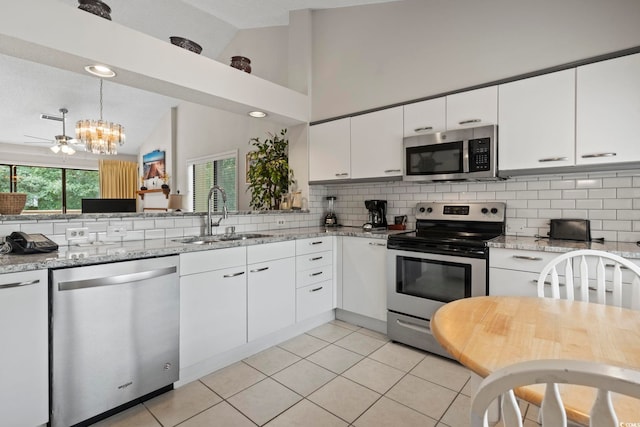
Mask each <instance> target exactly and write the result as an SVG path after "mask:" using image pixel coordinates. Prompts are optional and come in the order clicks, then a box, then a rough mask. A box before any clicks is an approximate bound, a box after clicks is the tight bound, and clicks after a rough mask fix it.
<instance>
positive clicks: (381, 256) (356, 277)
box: [342, 237, 387, 322]
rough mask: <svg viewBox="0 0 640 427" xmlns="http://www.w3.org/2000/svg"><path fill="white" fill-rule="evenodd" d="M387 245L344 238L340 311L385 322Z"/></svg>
mask: <svg viewBox="0 0 640 427" xmlns="http://www.w3.org/2000/svg"><path fill="white" fill-rule="evenodd" d="M386 258H387V242H386V240H383V239H369V238H362V237H343V240H342V308H343V309H344V310H347V311H351V312H353V313H357V314H361V315H363V316H368V317H372V318H374V319H378V320H382V321H384V322H386V321H387V285H386V277H387V273H386V270H387V260H386Z"/></svg>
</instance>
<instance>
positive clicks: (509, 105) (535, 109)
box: [498, 69, 575, 171]
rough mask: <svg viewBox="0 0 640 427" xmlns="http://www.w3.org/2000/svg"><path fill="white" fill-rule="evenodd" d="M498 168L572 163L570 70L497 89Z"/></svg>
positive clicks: (572, 77)
mask: <svg viewBox="0 0 640 427" xmlns="http://www.w3.org/2000/svg"><path fill="white" fill-rule="evenodd" d="M498 91H499V105H500V114H499V117H498V122H499V123H500V126H499V127H498V141H499V144H498V150H499V151H498V162H499V163H498V166H499V170H501V171H506V170H512V169H538V168H548V167H552V166H553V167H557V166H572V165H574V163H575V155H574V153H575V133H574V123H575V69H570V70H564V71H559V72H556V73H550V74H544V75H542V76H537V77H531V78H528V79H523V80H518V81H515V82H512V83H506V84H502V85H500V86H499V88H498Z"/></svg>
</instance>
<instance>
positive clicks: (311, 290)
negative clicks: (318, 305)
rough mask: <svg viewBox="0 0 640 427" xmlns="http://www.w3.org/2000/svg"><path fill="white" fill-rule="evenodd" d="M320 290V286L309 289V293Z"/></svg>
mask: <svg viewBox="0 0 640 427" xmlns="http://www.w3.org/2000/svg"><path fill="white" fill-rule="evenodd" d="M320 289H322V286H320V287H319V288H314V289H309V292H318V291H319V290H320Z"/></svg>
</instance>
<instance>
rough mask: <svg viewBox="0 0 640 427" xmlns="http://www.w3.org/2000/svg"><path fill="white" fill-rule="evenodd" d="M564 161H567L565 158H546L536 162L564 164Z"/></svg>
mask: <svg viewBox="0 0 640 427" xmlns="http://www.w3.org/2000/svg"><path fill="white" fill-rule="evenodd" d="M566 160H569V159H568V158H567V157H547V158H546V159H539V160H538V161H539V162H540V163H544V162H564V161H566Z"/></svg>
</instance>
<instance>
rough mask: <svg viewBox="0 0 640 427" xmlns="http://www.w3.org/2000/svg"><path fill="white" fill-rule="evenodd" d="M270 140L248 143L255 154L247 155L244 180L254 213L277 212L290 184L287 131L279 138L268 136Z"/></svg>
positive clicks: (254, 140)
mask: <svg viewBox="0 0 640 427" xmlns="http://www.w3.org/2000/svg"><path fill="white" fill-rule="evenodd" d="M269 136H270V137H271V138H270V139H266V138H265V140H264V141H260V138H251V140H250V141H249V142H250V143H251V145H253V147H254V150H253V151H250V152H249V153H248V154H247V160H248V170H247V178H248V184H249V187H248V188H247V191H251V201H250V205H251V207H252V208H253V209H279V208H280V199H281V197H282V195H283V194H284V193H286V192H287V190H288V188H289V185H291V184H293V183H294V182H295V180H294V179H293V171H292V170H291V169H290V168H289V150H288V148H289V140H287V130H286V129H282V130H281V131H280V135H273V134H271V133H269Z"/></svg>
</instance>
